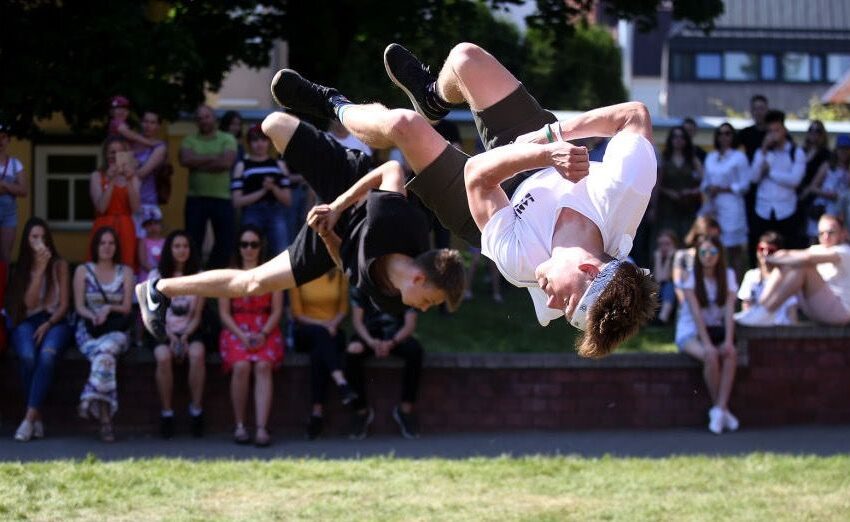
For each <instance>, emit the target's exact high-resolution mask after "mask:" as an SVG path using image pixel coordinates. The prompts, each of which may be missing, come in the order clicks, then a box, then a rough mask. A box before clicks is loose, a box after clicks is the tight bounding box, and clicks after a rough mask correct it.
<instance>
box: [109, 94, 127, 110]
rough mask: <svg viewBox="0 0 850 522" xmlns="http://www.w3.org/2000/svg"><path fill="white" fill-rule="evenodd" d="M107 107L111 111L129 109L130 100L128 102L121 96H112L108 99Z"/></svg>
mask: <svg viewBox="0 0 850 522" xmlns="http://www.w3.org/2000/svg"><path fill="white" fill-rule="evenodd" d="M109 106H110V107H111V108H113V109H114V108H116V107H125V108H129V107H130V100H128V99H127V98H126V97H124V96H121V95H120V94H119V95H117V96H113V97H112V98H110V100H109Z"/></svg>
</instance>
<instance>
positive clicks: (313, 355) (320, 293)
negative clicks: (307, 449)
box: [289, 268, 357, 440]
mask: <svg viewBox="0 0 850 522" xmlns="http://www.w3.org/2000/svg"><path fill="white" fill-rule="evenodd" d="M289 301H290V304H291V308H292V318H293V319H294V320H295V347H296V350H298V351H300V352H309V353H310V367H311V387H312V402H313V408H312V411H311V413H310V419H309V420H308V422H307V438H308V439H310V440H312V439H315V438H316V437H318V436H319V434H320V433H321V432H322V427H323V424H324V423H323V417H322V404H323V403H324V402H325V391H326V389H327V386H328V375H330V377H331V378H332V379H333V380H334V382H335V383H336V385H337V390H338V393H339V396H340V398H341V400H342V403H343V404H344V405H348V404H350V403H351V402H353V401H354V400H355V399H356V398H357V394H356V393H354V391H353V390H352V389H351V388H350V387H349V386H348V382H347V381H346V380H345V376H344V375H343V373H342V364H341V363H340V352H341V351H342V350H343V349H344V348H345V332H343V331H342V330H341V329H340V323H341V322H342V320H343V319H344V318H345V316H346V315H347V314H348V281H347V279H346V278H345V277H343V275H342V273H341V272H340V271H339V270H338V269H336V268H334V269H333V270H331V271H330V272H328V273H326V274H325V275H323V276H322V277H320V278H318V279H315V280H313V281H310V282H309V283H307V284H305V285H302V286H300V287H296V288H292V289H290V290H289Z"/></svg>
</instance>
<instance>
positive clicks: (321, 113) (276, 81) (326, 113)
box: [270, 69, 336, 119]
mask: <svg viewBox="0 0 850 522" xmlns="http://www.w3.org/2000/svg"><path fill="white" fill-rule="evenodd" d="M287 75H289V76H295V77H298V79H299V80H298V81H302V82H305V83H306V82H310V80H308V79H306V78H304V77H303V76H301V74H299V73H298V71H296V70H294V69H281V70H279V71H278V72H277V73H275V75H274V78H272V83H271V87H270V90H271V93H272V99H274V101H275V103H277V104H278V105H280V106H281V107H283V108H284V109H289V110H292V111H296V112H303V113H307V114H312V115H313V116H318V117H320V118H330V119H333V118H335V117H336V115H335V114H333V111H331V110H330V109H329V108H327V107H312V106H308V107H297V106H293V105H291V104H287V103H284V100H282V99H281V98H282V97H281V96H280V94H283V93H282V92H275V91H281V90H282V89H283V85H281V82H282V81H284V77H285V76H287ZM310 83H312V82H310Z"/></svg>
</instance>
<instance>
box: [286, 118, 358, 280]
mask: <svg viewBox="0 0 850 522" xmlns="http://www.w3.org/2000/svg"><path fill="white" fill-rule="evenodd" d="M283 159H284V161H286V164H287V165H288V166H289V167H290V168H291V169H292V170H293V171H294V172H297V173H299V174H301V175H302V176H304V178H305V179H306V180H307V183H309V184H310V187H312V189H313V190H314V191H315V192H316V195H317V196H318V197H319V200H320V201H322V202H325V203H330V202H332V201H333V200H334V199H336V198H337V196H339V195H340V194H342V193H343V192H345V191H346V190H348V189H349V188H350V187H351V186H352V185H353V184H354V183H355V182H356V181H357V180H358V179H360V178H361V177H363V175H364V174H366V173H367V172H369V170H370V169H371V166H372V160H371V158H370V157H369V156H367V155H365V154H363V153H361V152H359V151H354V150H349V149H346V148H345V147H343V146H342V145H340V144H339V143H337V141H336V140H334V139H333V138H332V137H330V136H328V135H327V134H325V133H324V132H321V131H319V130H318V129H316V128H315V127H313V126H312V125H310V124H309V123H305V122H303V121H302V122H301V123H300V124H299V125H298V128H296V129H295V134H293V135H292V138H291V139H290V140H289V145H288V146H287V147H286V151H285V152H284V154H283ZM346 218H347V214H346V215H343V216H342V217H340V220H339V222H338V223H337V230H343V229H345V222H346ZM287 250H289V260H290V263H291V264H292V275H293V276H294V277H295V282H296V284H297V285H298V286H300V285H303V284H304V283H308V282H310V281H312V280H313V279H316V278H317V277H320V276H322V275H324V274H325V273H326V272H327V271H328V270H330V269H331V268H333V267H334V262H333V259H331V256H330V254H328V251H327V249H325V244H324V242H323V241H322V239H321V238H320V237H319V236H318V234H316V233H315V232H314V231H313V229H311V228H310V227H309V226H307V225H306V224H305V225H304V226H302V227H301V230H299V231H298V235H296V236H295V239H294V240H293V242H292V244H291V245H289V248H288V249H287Z"/></svg>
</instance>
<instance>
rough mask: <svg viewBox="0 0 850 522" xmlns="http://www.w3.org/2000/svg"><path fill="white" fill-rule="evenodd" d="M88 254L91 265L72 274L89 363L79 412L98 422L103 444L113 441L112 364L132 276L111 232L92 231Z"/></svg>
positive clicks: (123, 342)
mask: <svg viewBox="0 0 850 522" xmlns="http://www.w3.org/2000/svg"><path fill="white" fill-rule="evenodd" d="M89 255H90V256H91V259H92V260H93V261H90V262H87V263H84V264H82V265H80V266H78V267H77V270H76V271H75V272H74V309H75V310H76V312H77V316H78V317H79V320H78V322H77V331H76V340H77V347H78V348H79V349H80V353H82V354H83V355H85V356H86V358H88V360H89V361H91V372H90V373H89V378H88V380H87V381H86V384H85V387H84V388H83V393H82V394H81V395H80V406H79V408H78V412H79V414H80V416H81V417H83V418H84V419H87V418H89V417H93V418H95V419H97V420H99V421H100V438H101V440H102V441H104V442H113V441H114V440H115V434H114V432H113V429H112V416H113V415H115V412H116V411H118V387H117V385H116V382H115V367H116V359H117V357H118V356H119V355H120V354H121V353H123V352H124V351H126V350H127V347H128V346H129V342H128V339H129V338H128V336H127V330H128V328H129V326H130V317H129V316H130V309H131V306H132V298H131V297H132V292H133V279H134V276H133V270H132V269H131V268H130V267H129V266H126V265H122V264H121V263H120V259H121V245H120V243H119V242H118V234H117V233H116V232H115V230H113V229H112V228H110V227H104V228H100V229H98V230H96V231H95V233H94V237H93V238H92V242H91V246H90V253H89Z"/></svg>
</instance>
